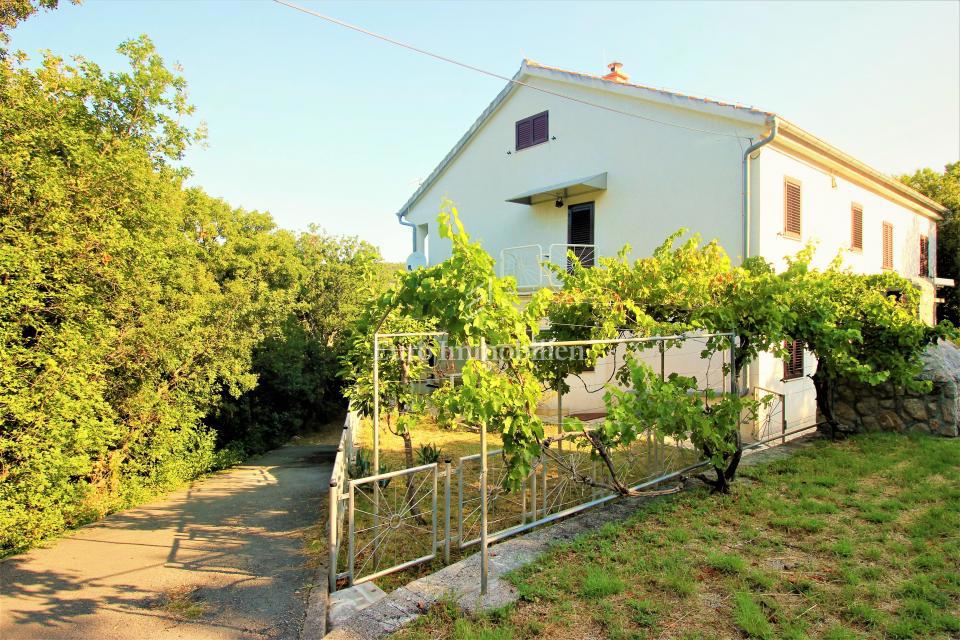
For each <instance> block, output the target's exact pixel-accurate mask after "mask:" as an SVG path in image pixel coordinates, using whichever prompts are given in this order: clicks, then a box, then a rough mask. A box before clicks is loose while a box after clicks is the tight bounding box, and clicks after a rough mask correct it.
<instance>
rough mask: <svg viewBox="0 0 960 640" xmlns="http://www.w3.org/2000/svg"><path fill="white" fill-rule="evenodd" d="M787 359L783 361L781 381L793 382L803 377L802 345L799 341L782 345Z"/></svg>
mask: <svg viewBox="0 0 960 640" xmlns="http://www.w3.org/2000/svg"><path fill="white" fill-rule="evenodd" d="M783 346H784V348H785V349H786V350H787V357H786V358H785V359H784V361H783V379H784V380H795V379H796V378H802V377H803V343H802V342H800V341H799V340H794V341H793V342H785V343H783Z"/></svg>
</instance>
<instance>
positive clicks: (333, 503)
mask: <svg viewBox="0 0 960 640" xmlns="http://www.w3.org/2000/svg"><path fill="white" fill-rule="evenodd" d="M334 466H335V467H336V465H334ZM333 474H334V477H333V478H331V479H330V488H329V490H328V493H329V498H330V508H329V509H328V512H329V513H328V515H329V522H330V524H329V526H330V530H329V531H328V532H327V536H328V537H327V546H328V547H329V549H328V552H329V557H328V559H327V562H328V563H329V567H328V569H329V571H328V573H329V574H330V578H329V583H330V589H329V590H330V593H333V592H334V591H336V590H337V555H339V554H338V553H337V551H338V548H339V546H338V542H339V541H338V540H337V537H338V536H337V534H339V533H340V532H339V531H338V530H337V529H338V527H337V507H338V506H339V504H338V503H339V501H340V482H339V481H338V480H337V479H336V474H337V470H336V468H334V470H333Z"/></svg>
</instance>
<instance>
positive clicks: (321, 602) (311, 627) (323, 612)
mask: <svg viewBox="0 0 960 640" xmlns="http://www.w3.org/2000/svg"><path fill="white" fill-rule="evenodd" d="M329 602H330V593H329V586H328V585H327V568H326V567H325V566H323V565H321V566H319V567H317V571H316V573H314V575H313V584H312V585H311V586H310V595H309V596H308V597H307V610H306V613H305V615H304V617H303V624H302V625H300V640H319V638H323V637H324V636H325V635H327V606H328V604H329Z"/></svg>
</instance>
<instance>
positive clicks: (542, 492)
mask: <svg viewBox="0 0 960 640" xmlns="http://www.w3.org/2000/svg"><path fill="white" fill-rule="evenodd" d="M540 484H542V485H543V487H541V489H540V495H542V496H543V515H542V517H544V518H546V517H547V457H546V456H544V458H543V465H542V469H541V471H540ZM533 511H534V515H536V511H537V505H533Z"/></svg>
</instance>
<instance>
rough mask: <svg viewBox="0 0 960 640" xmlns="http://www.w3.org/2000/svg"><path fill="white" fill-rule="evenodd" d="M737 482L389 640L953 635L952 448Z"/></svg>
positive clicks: (892, 451) (573, 550) (875, 450)
mask: <svg viewBox="0 0 960 640" xmlns="http://www.w3.org/2000/svg"><path fill="white" fill-rule="evenodd" d="M741 475H743V476H746V477H749V478H750V479H751V481H752V482H749V483H746V482H741V483H735V485H734V488H733V491H732V493H731V494H730V495H729V496H718V495H711V494H709V493H707V492H706V491H705V490H695V491H690V492H687V493H684V494H680V495H678V496H670V497H665V498H661V499H658V500H655V501H651V502H649V503H647V504H646V505H645V506H644V507H642V508H641V510H640V511H638V512H637V513H636V514H635V515H634V516H632V517H631V518H630V519H629V520H627V521H626V522H624V523H621V524H619V525H609V526H606V527H603V528H602V529H600V530H598V531H596V532H594V533H591V534H589V535H586V536H583V537H580V538H578V539H575V540H573V541H571V542H569V543H565V544H563V545H559V546H557V547H556V548H554V549H553V550H552V551H551V552H550V553H548V554H546V555H545V556H544V557H542V558H540V559H539V560H537V561H536V562H535V563H533V564H532V565H528V566H526V567H524V568H523V569H520V570H518V571H516V572H514V573H513V574H511V575H510V576H509V579H510V580H511V581H512V582H513V583H514V584H515V585H516V586H517V589H518V591H519V594H520V601H519V602H518V603H517V604H515V605H513V606H511V607H509V608H508V609H506V610H502V611H499V612H497V613H496V614H495V615H485V616H478V617H467V616H465V615H464V614H462V613H459V612H457V611H456V610H455V608H453V607H452V606H447V605H443V606H440V607H434V609H432V610H431V612H430V613H429V614H428V615H426V616H424V617H423V618H421V619H420V620H419V621H418V622H417V623H415V624H414V625H412V626H411V628H409V629H407V630H405V631H403V632H401V634H400V637H401V638H403V639H404V640H426V639H428V638H464V639H466V638H470V639H473V638H477V639H479V638H497V639H499V638H512V639H514V640H552V639H561V638H611V639H614V640H616V639H623V640H641V639H645V638H649V639H651V640H654V639H664V640H667V639H690V640H693V639H695V638H700V639H703V640H707V639H713V638H739V639H744V638H756V639H761V640H763V639H767V638H770V639H783V640H791V639H793V640H801V639H811V640H812V639H815V638H823V639H827V640H861V639H863V640H866V639H873V638H878V639H885V640H928V639H929V640H953V639H956V638H960V617H958V612H960V440H947V439H938V438H930V437H920V436H917V437H906V436H899V435H892V434H871V435H865V436H858V437H855V438H851V439H849V440H846V441H843V442H836V443H834V442H829V441H820V442H817V443H816V444H815V445H813V446H811V447H810V448H808V449H805V450H803V451H801V452H799V453H798V454H796V455H795V456H793V457H791V458H789V459H785V460H780V461H776V462H772V463H769V464H766V465H763V466H758V467H751V468H745V469H743V470H742V472H741Z"/></svg>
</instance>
